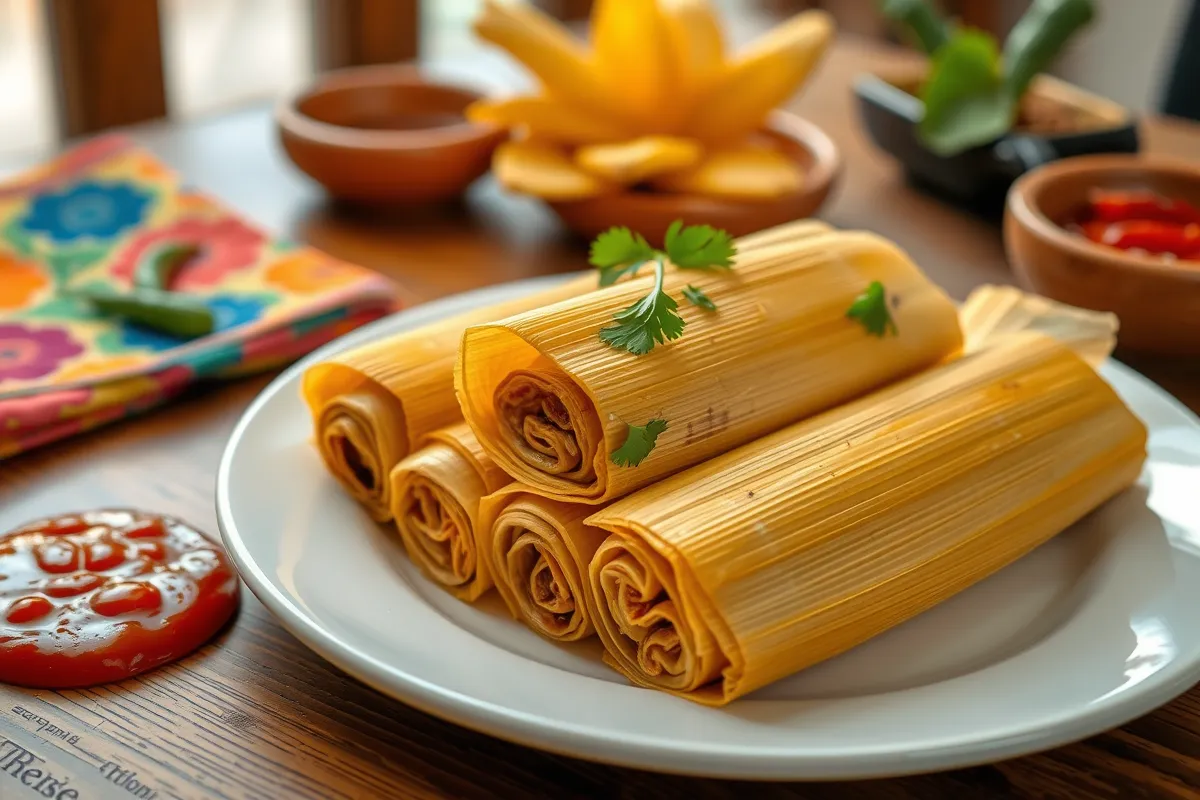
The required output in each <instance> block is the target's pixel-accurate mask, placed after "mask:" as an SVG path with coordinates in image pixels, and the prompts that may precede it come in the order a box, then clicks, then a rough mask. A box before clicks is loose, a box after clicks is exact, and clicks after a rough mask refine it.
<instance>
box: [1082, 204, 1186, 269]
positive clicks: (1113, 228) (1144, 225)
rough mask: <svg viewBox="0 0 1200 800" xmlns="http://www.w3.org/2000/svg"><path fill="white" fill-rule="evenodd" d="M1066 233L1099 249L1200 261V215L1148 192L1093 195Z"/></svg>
mask: <svg viewBox="0 0 1200 800" xmlns="http://www.w3.org/2000/svg"><path fill="white" fill-rule="evenodd" d="M1064 227H1066V228H1067V230H1070V231H1074V232H1075V233H1078V234H1080V235H1081V236H1085V237H1087V238H1088V239H1091V240H1092V241H1093V242H1096V243H1097V244H1103V245H1107V246H1109V247H1116V248H1118V249H1120V250H1126V251H1128V252H1134V253H1141V254H1143V255H1151V256H1158V257H1160V258H1162V259H1163V260H1164V261H1174V260H1188V261H1191V260H1200V209H1198V208H1196V207H1195V206H1193V205H1191V204H1190V203H1188V202H1187V201H1185V200H1181V199H1178V198H1173V197H1164V196H1162V195H1159V194H1156V193H1155V192H1151V191H1113V190H1105V189H1093V190H1092V191H1091V193H1090V194H1089V195H1088V202H1087V205H1086V206H1085V207H1084V208H1083V209H1082V210H1081V212H1080V213H1079V214H1078V215H1077V216H1076V217H1075V218H1074V219H1071V220H1068V221H1067V222H1066V224H1065V226H1064Z"/></svg>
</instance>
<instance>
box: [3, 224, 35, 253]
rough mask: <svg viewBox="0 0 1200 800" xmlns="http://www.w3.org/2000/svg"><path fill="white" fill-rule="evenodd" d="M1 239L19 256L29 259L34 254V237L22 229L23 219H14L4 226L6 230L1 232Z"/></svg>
mask: <svg viewBox="0 0 1200 800" xmlns="http://www.w3.org/2000/svg"><path fill="white" fill-rule="evenodd" d="M0 239H3V240H4V241H5V242H7V243H8V244H9V245H10V246H11V247H12V249H13V252H15V253H16V254H17V255H19V256H24V257H25V258H29V257H30V256H32V255H33V254H34V242H33V237H32V236H30V235H29V233H28V232H27V231H26V230H25V229H24V228H22V227H21V218H20V217H13V218H12V220H11V221H10V222H9V223H8V224H7V225H5V226H4V230H3V231H2V232H0Z"/></svg>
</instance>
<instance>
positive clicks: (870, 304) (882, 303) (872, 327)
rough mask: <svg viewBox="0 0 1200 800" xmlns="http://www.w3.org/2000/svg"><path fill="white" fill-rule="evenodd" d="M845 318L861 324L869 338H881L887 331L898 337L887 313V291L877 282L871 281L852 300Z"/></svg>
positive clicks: (893, 323)
mask: <svg viewBox="0 0 1200 800" xmlns="http://www.w3.org/2000/svg"><path fill="white" fill-rule="evenodd" d="M846 316H847V317H848V318H850V319H853V320H857V321H858V322H859V323H861V324H862V326H863V327H864V328H866V329H867V333H869V334H870V335H871V336H878V337H880V338H883V336H884V335H886V334H887V333H888V332H889V331H890V332H891V334H892V335H893V336H899V335H900V332H899V331H898V330H897V329H896V321H895V320H893V319H892V315H891V312H890V311H888V302H887V291H886V290H884V288H883V284H882V283H880V282H879V281H871V285H870V286H868V287H867V290H866V291H865V292H863V293H862V294H860V295H859V296H858V297H856V298H855V299H854V302H853V303H851V304H850V308H849V309H848V310H847V311H846Z"/></svg>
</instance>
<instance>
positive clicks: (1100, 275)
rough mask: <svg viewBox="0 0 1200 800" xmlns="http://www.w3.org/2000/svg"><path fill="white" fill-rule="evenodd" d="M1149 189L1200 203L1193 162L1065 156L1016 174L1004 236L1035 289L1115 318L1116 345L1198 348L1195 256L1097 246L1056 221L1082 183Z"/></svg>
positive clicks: (1172, 350)
mask: <svg viewBox="0 0 1200 800" xmlns="http://www.w3.org/2000/svg"><path fill="white" fill-rule="evenodd" d="M1094 187H1100V188H1107V189H1150V190H1153V191H1155V192H1159V193H1161V194H1164V195H1167V196H1171V197H1179V198H1182V199H1184V200H1187V201H1188V202H1190V203H1192V204H1194V205H1197V206H1200V165H1197V164H1195V163H1189V162H1183V161H1175V160H1170V159H1163V158H1154V157H1138V156H1123V155H1107V156H1083V157H1079V158H1069V159H1064V160H1062V161H1058V162H1055V163H1053V164H1049V165H1047V166H1044V167H1041V168H1039V169H1037V170H1034V171H1033V172H1030V173H1029V174H1027V175H1025V176H1024V177H1022V178H1021V179H1020V180H1018V181H1017V182H1016V183H1015V184H1013V187H1012V190H1011V191H1010V192H1009V194H1008V204H1007V208H1006V211H1005V215H1004V244H1005V248H1006V249H1007V251H1008V258H1009V261H1010V262H1011V263H1012V265H1013V267H1014V269H1015V270H1016V272H1017V275H1018V276H1019V277H1020V279H1021V281H1022V282H1023V283H1024V284H1025V285H1026V286H1027V287H1029V288H1030V289H1032V290H1033V291H1035V292H1037V293H1038V294H1042V295H1045V296H1046V297H1051V298H1053V299H1055V300H1061V301H1063V302H1065V303H1069V304H1071V305H1074V306H1078V307H1080V308H1091V309H1095V310H1098V311H1112V312H1114V313H1115V314H1116V315H1117V316H1118V317H1119V318H1120V320H1121V330H1120V333H1119V335H1118V346H1119V347H1120V349H1121V350H1123V351H1129V352H1135V353H1147V354H1157V355H1170V356H1197V355H1200V263H1197V262H1189V261H1178V262H1175V263H1170V262H1164V261H1163V260H1162V259H1160V258H1157V257H1155V256H1150V255H1139V254H1134V253H1127V252H1124V251H1122V250H1118V249H1116V248H1112V247H1106V246H1104V245H1100V244H1096V243H1094V242H1091V241H1089V240H1088V239H1086V238H1084V237H1082V236H1079V235H1077V234H1075V233H1072V232H1070V231H1067V230H1064V229H1063V228H1062V227H1061V225H1060V224H1059V223H1060V222H1061V221H1062V220H1064V219H1067V218H1069V217H1070V216H1071V215H1072V214H1074V213H1076V212H1078V210H1079V209H1081V208H1082V207H1083V206H1084V204H1085V202H1086V200H1087V194H1088V190H1090V189H1092V188H1094Z"/></svg>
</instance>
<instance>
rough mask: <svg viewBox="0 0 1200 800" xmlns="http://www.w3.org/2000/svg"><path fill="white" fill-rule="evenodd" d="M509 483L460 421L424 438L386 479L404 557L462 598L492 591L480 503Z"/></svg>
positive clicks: (473, 598) (435, 581) (469, 597)
mask: <svg viewBox="0 0 1200 800" xmlns="http://www.w3.org/2000/svg"><path fill="white" fill-rule="evenodd" d="M509 480H510V479H509V477H508V476H507V475H505V474H504V472H503V470H501V469H500V468H499V467H497V466H496V465H495V464H493V463H492V460H491V459H490V458H488V456H487V453H485V452H483V448H482V447H480V446H479V442H478V441H476V440H475V436H474V434H472V433H471V429H470V428H469V427H467V425H466V423H463V422H460V423H458V424H457V425H453V426H451V427H449V428H443V429H442V430H439V431H435V432H434V433H431V434H429V435H428V436H426V437H425V438H424V441H423V446H422V447H421V448H420V449H418V450H417V451H416V452H414V453H412V454H411V455H409V456H408V457H407V458H405V459H404V460H403V461H401V462H400V463H399V464H397V465H396V467H395V469H393V470H392V473H391V475H390V476H389V482H390V483H391V485H392V491H391V494H392V519H393V521H394V522H395V524H396V529H397V530H398V531H399V532H400V539H401V541H403V542H404V549H405V550H406V551H407V552H408V557H409V558H411V559H412V560H413V562H414V563H415V564H416V565H417V566H418V567H420V568H421V571H422V572H424V573H425V575H426V577H428V578H429V579H430V580H431V581H433V582H434V583H436V584H438V585H439V586H442V587H443V588H445V589H447V590H448V591H449V592H450V593H451V594H453V595H454V596H455V597H457V598H459V599H460V600H466V601H468V602H473V601H474V600H476V599H478V598H479V597H480V595H482V594H484V593H485V592H486V591H487V590H488V589H490V588H491V587H492V577H491V571H490V570H489V569H488V562H487V557H486V554H485V553H483V552H481V550H480V547H479V540H478V534H477V531H478V525H477V523H478V520H479V501H480V500H481V499H483V498H484V497H486V496H487V495H489V494H491V493H492V492H494V491H496V490H497V489H499V488H500V487H501V486H504V485H505V484H506V483H508V482H509Z"/></svg>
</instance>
